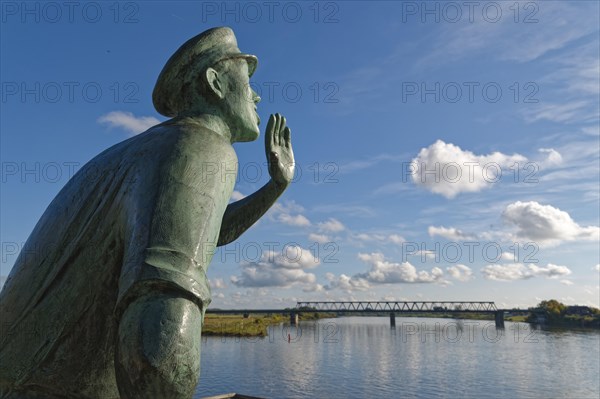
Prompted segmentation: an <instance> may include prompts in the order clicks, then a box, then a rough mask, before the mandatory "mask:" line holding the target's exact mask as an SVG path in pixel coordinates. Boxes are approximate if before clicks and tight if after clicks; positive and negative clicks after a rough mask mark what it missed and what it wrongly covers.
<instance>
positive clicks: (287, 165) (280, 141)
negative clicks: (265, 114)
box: [265, 114, 295, 186]
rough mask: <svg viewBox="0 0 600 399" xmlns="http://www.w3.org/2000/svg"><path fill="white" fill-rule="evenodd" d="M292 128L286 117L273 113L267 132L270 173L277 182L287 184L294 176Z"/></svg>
mask: <svg viewBox="0 0 600 399" xmlns="http://www.w3.org/2000/svg"><path fill="white" fill-rule="evenodd" d="M291 135H292V134H291V131H290V128H289V127H287V126H286V125H285V118H284V117H283V116H281V115H279V114H275V115H271V116H270V117H269V122H268V123H267V131H266V134H265V151H266V153H267V161H268V162H269V174H270V175H271V178H272V179H273V181H274V182H275V183H277V184H278V185H280V186H287V185H288V184H290V182H291V181H292V179H293V178H294V166H295V163H294V151H293V150H292V137H291Z"/></svg>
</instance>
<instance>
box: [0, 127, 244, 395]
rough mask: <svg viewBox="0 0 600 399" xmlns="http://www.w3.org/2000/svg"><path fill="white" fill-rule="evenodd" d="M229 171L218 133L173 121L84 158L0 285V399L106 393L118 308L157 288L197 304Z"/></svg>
mask: <svg viewBox="0 0 600 399" xmlns="http://www.w3.org/2000/svg"><path fill="white" fill-rule="evenodd" d="M223 170H226V171H227V173H225V174H223V173H220V172H222V171H223ZM236 173H237V158H236V157H235V152H234V151H233V148H232V147H231V145H230V143H229V142H227V141H226V140H225V139H223V138H222V137H221V136H219V135H217V134H216V133H214V132H212V131H209V130H207V129H205V128H202V127H200V126H192V125H190V124H184V123H179V124H177V123H174V122H171V123H165V124H162V125H158V126H155V127H154V128H152V129H150V130H148V131H146V132H145V133H143V134H140V135H138V136H135V137H132V138H131V139H129V140H126V141H123V142H121V143H119V144H117V145H115V146H113V147H111V148H109V149H107V150H106V151H104V152H102V153H101V154H99V155H98V156H97V157H95V158H94V159H92V160H91V161H90V162H88V163H87V164H86V165H84V166H83V167H82V168H81V169H80V170H79V171H78V172H77V173H76V174H75V175H74V176H73V178H72V179H71V180H70V181H69V182H68V183H67V184H66V185H65V187H64V188H63V189H62V190H61V191H60V192H59V194H58V195H57V196H56V198H55V199H54V200H53V201H52V203H51V204H50V205H49V206H48V208H47V209H46V211H45V212H44V214H43V215H42V217H41V219H40V220H39V222H38V223H37V225H36V226H35V228H34V230H33V232H32V233H31V235H30V237H29V238H28V240H27V242H26V243H25V245H24V247H23V249H22V251H21V253H20V255H19V257H18V258H17V261H16V263H15V265H14V267H13V269H12V271H11V273H10V275H9V277H8V279H7V281H6V283H5V285H4V288H3V290H2V292H1V293H0V323H1V330H0V332H1V335H0V397H13V396H12V395H14V393H15V392H16V391H22V392H33V393H43V395H42V396H43V397H53V395H55V396H57V397H77V398H86V397H89V398H99V397H103V398H110V397H115V398H116V397H118V396H119V394H118V390H117V386H116V381H115V374H114V373H115V372H114V353H115V351H114V346H115V336H116V332H117V329H118V320H119V316H120V313H121V312H122V310H123V309H124V307H126V306H127V304H128V303H129V302H130V301H131V300H133V299H135V298H136V297H139V296H140V295H147V294H148V293H150V294H151V293H152V292H153V291H156V290H166V289H175V290H178V291H179V292H181V293H182V295H184V296H186V297H188V298H190V299H191V300H193V301H195V302H196V303H197V304H198V305H199V306H200V308H201V309H202V310H205V308H206V306H207V304H208V303H209V302H210V289H209V286H208V283H207V279H206V275H205V270H206V268H207V266H208V263H209V262H210V259H211V258H212V254H213V252H214V248H215V246H216V243H217V239H218V236H219V230H220V226H221V221H222V217H223V213H224V211H225V208H226V206H227V203H228V200H229V196H230V194H231V192H232V190H233V185H234V183H235V175H236ZM11 392H12V394H11ZM15 397H17V396H15ZM26 397H27V396H26ZM31 397H35V395H32V396H31Z"/></svg>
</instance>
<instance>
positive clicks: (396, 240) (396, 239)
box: [388, 234, 406, 244]
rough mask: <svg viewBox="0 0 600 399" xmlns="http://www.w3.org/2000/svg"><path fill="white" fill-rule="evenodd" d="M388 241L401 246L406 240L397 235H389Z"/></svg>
mask: <svg viewBox="0 0 600 399" xmlns="http://www.w3.org/2000/svg"><path fill="white" fill-rule="evenodd" d="M388 240H389V241H390V242H392V243H394V244H402V243H403V242H405V241H406V240H405V239H404V237H402V236H400V235H398V234H391V235H390V236H389V237H388Z"/></svg>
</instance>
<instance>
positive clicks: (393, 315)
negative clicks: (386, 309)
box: [390, 312, 396, 328]
mask: <svg viewBox="0 0 600 399" xmlns="http://www.w3.org/2000/svg"><path fill="white" fill-rule="evenodd" d="M390 327H394V328H395V327H396V313H394V312H392V313H390Z"/></svg>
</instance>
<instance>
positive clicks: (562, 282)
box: [560, 280, 574, 285]
mask: <svg viewBox="0 0 600 399" xmlns="http://www.w3.org/2000/svg"><path fill="white" fill-rule="evenodd" d="M560 283H561V284H564V285H573V284H574V283H573V282H572V281H571V280H560Z"/></svg>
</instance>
